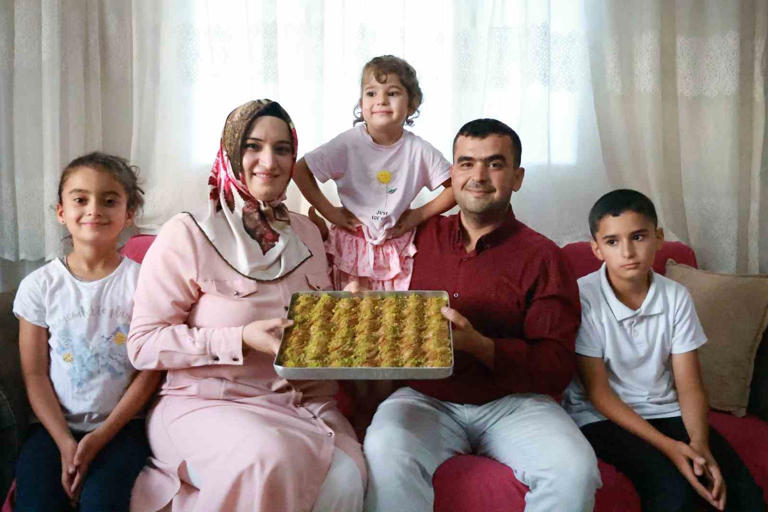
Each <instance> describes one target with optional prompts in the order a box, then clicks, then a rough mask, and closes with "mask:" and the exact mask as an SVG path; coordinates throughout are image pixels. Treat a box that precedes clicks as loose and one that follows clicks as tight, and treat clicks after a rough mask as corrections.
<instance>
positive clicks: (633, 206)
mask: <svg viewBox="0 0 768 512" xmlns="http://www.w3.org/2000/svg"><path fill="white" fill-rule="evenodd" d="M626 211H630V212H635V213H639V214H640V215H642V216H644V217H645V218H647V219H648V220H650V221H651V222H653V227H654V228H656V227H658V222H659V221H658V218H657V217H656V208H655V207H654V206H653V202H652V201H651V200H650V199H648V197H647V196H646V195H645V194H641V193H640V192H638V191H637V190H631V189H627V188H620V189H618V190H614V191H612V192H608V193H607V194H605V195H604V196H603V197H601V198H600V199H598V200H597V202H596V203H595V205H594V206H593V207H592V209H591V210H590V211H589V232H590V233H591V234H592V238H595V235H596V234H597V231H598V229H599V228H600V221H601V220H603V217H605V216H606V215H612V216H614V217H618V216H619V215H621V214H622V213H624V212H626Z"/></svg>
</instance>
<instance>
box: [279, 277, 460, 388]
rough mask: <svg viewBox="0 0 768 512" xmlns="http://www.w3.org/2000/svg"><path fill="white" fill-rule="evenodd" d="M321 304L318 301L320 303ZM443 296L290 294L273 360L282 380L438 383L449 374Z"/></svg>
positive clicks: (449, 338) (449, 341) (441, 293)
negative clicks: (289, 321) (285, 322)
mask: <svg viewBox="0 0 768 512" xmlns="http://www.w3.org/2000/svg"><path fill="white" fill-rule="evenodd" d="M324 297H325V298H324ZM448 305H449V300H448V293H447V292H445V291H437V290H426V291H418V290H414V291H407V292H398V291H391V292H389V291H365V292H355V293H352V292H335V291H308V292H296V293H294V294H293V296H292V297H291V303H290V306H289V308H288V318H290V319H292V320H293V321H294V324H293V325H292V326H291V327H288V328H287V329H285V331H284V332H283V337H282V341H281V344H280V349H279V351H278V353H277V356H276V357H275V363H274V366H275V371H276V372H277V374H278V375H280V376H282V377H284V378H286V379H297V380H298V379H311V380H321V379H352V380H354V379H359V380H368V379H371V380H376V379H386V380H390V379H391V380H395V379H442V378H445V377H448V376H450V375H451V373H452V372H453V333H452V331H451V323H450V322H449V321H448V320H446V319H445V318H443V317H442V315H441V314H440V313H439V310H440V307H441V306H448Z"/></svg>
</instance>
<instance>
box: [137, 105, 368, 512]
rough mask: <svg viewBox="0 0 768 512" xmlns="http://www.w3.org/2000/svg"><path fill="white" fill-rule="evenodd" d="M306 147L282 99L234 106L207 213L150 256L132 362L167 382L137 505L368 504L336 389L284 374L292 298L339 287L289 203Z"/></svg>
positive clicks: (326, 507)
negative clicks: (282, 356)
mask: <svg viewBox="0 0 768 512" xmlns="http://www.w3.org/2000/svg"><path fill="white" fill-rule="evenodd" d="M296 149H297V138H296V132H295V130H294V129H293V124H292V123H291V120H290V117H288V114H287V113H286V112H285V111H284V110H283V108H282V107H280V105H279V104H278V103H276V102H272V101H269V100H261V101H252V102H249V103H246V104H244V105H242V106H240V107H238V108H237V109H235V110H234V111H233V112H232V113H231V114H230V115H229V116H228V118H227V121H226V124H225V126H224V133H223V135H222V139H221V147H220V149H219V153H218V155H217V157H216V161H215V163H214V166H213V170H212V172H211V175H210V178H209V181H208V183H209V186H210V198H209V205H208V211H207V213H204V214H202V215H195V214H191V213H180V214H178V215H176V216H174V217H173V218H171V220H169V221H168V222H167V223H166V224H165V225H164V226H163V228H162V230H161V231H160V233H159V235H158V236H157V238H156V239H155V241H154V243H153V244H152V247H151V248H150V249H149V251H148V252H147V254H146V257H145V259H144V262H143V264H142V267H141V273H140V276H139V283H138V287H137V289H136V295H135V298H134V302H135V306H134V314H133V321H132V323H131V331H130V334H129V337H128V342H127V343H128V354H129V356H130V358H131V361H132V362H133V364H134V365H135V366H136V367H137V368H140V369H146V370H149V369H152V370H167V376H166V379H165V381H164V384H163V386H162V388H161V391H160V398H159V400H158V402H157V403H156V405H155V406H154V407H153V409H152V411H151V412H150V414H149V416H148V419H147V430H148V435H149V441H150V444H151V447H152V451H153V457H152V458H151V459H150V462H149V464H148V466H147V467H145V469H144V470H143V472H142V473H141V474H140V476H139V478H138V479H137V481H136V484H135V486H134V489H133V497H132V501H131V510H135V511H141V512H147V511H156V510H173V511H177V510H178V511H184V512H193V511H200V512H211V511H246V510H247V511H249V512H250V511H261V512H273V511H274V512H290V511H307V512H309V511H312V512H320V511H340V512H343V511H352V510H361V509H362V501H363V489H364V483H365V465H364V462H363V458H362V452H361V449H360V444H359V443H358V442H357V439H356V437H355V434H354V431H353V430H352V427H351V426H350V425H349V423H348V422H347V420H346V419H345V418H344V417H343V416H342V414H341V413H340V412H339V410H338V409H337V407H336V403H335V401H334V399H333V396H334V394H335V393H336V391H337V385H336V383H335V382H331V381H295V382H290V381H287V380H285V379H283V378H281V377H279V376H278V375H277V374H276V373H275V371H274V368H273V366H272V362H273V360H274V356H275V353H276V351H277V349H278V346H279V343H280V341H279V338H280V332H281V331H282V329H283V328H284V327H286V326H287V325H290V322H289V321H288V320H285V319H284V317H285V312H286V310H287V309H288V308H287V306H288V304H289V301H290V298H291V294H292V293H293V292H295V291H301V290H317V289H330V287H331V283H330V280H329V278H328V268H327V261H326V258H325V251H324V250H323V242H322V240H321V238H320V233H319V232H318V230H317V228H316V227H315V225H314V224H313V223H312V222H311V221H310V220H309V219H307V218H306V217H304V216H302V215H298V214H295V213H292V212H288V210H287V209H286V207H285V205H284V204H283V202H282V201H283V200H284V198H285V190H286V188H287V186H288V182H289V181H290V178H291V173H292V171H293V165H294V163H295V161H296Z"/></svg>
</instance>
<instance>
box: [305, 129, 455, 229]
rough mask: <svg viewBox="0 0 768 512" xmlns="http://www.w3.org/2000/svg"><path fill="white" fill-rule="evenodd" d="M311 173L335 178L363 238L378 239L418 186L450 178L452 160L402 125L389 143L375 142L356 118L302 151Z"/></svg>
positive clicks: (430, 185) (432, 187) (431, 186)
mask: <svg viewBox="0 0 768 512" xmlns="http://www.w3.org/2000/svg"><path fill="white" fill-rule="evenodd" d="M304 159H305V161H306V162H307V165H308V166H309V169H310V170H311V171H312V174H314V176H315V177H316V178H317V179H318V180H320V182H323V183H324V182H326V181H328V180H329V179H331V180H333V181H334V182H336V187H337V188H338V192H339V199H341V204H342V205H344V207H345V208H346V209H347V210H349V211H350V212H352V213H353V214H354V215H355V216H356V217H357V218H358V219H360V222H362V223H363V232H364V234H365V238H366V240H368V242H370V243H372V244H380V243H382V242H383V241H384V240H385V239H386V237H387V230H389V229H391V228H392V227H394V225H395V223H397V220H398V219H399V218H400V215H402V214H403V212H404V211H405V210H407V209H408V207H409V206H410V205H411V202H412V201H413V199H414V198H415V197H416V195H417V194H418V193H419V191H420V190H421V189H422V188H423V187H427V188H428V189H429V190H435V189H436V188H437V187H438V186H440V185H441V184H442V183H443V182H444V181H446V180H447V179H448V178H450V177H451V164H450V163H449V162H448V160H446V159H445V158H444V157H443V155H442V154H441V153H440V152H439V151H438V150H437V149H435V148H434V147H433V146H432V145H431V144H429V143H428V142H427V141H425V140H424V139H422V138H421V137H419V136H418V135H414V134H413V133H412V132H409V131H407V130H403V136H402V137H400V139H399V140H398V141H397V142H395V143H394V144H392V145H391V146H381V145H379V144H376V143H375V142H374V141H373V139H372V138H371V136H370V135H368V132H367V131H366V130H365V124H364V123H360V124H358V125H356V126H355V127H354V128H351V129H349V130H347V131H345V132H343V133H341V134H340V135H338V136H337V137H335V138H334V139H332V140H330V141H329V142H327V143H325V144H323V145H322V146H320V147H319V148H317V149H315V150H313V151H311V152H309V153H307V154H305V155H304Z"/></svg>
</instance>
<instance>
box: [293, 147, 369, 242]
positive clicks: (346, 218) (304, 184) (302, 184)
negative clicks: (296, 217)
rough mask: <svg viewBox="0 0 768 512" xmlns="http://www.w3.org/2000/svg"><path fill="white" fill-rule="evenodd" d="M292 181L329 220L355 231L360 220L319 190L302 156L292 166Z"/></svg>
mask: <svg viewBox="0 0 768 512" xmlns="http://www.w3.org/2000/svg"><path fill="white" fill-rule="evenodd" d="M293 181H294V182H295V183H296V186H297V187H299V190H300V191H301V193H302V195H303V196H304V197H305V198H306V199H307V201H309V204H311V205H312V206H314V207H315V208H316V209H317V211H319V212H320V214H321V215H322V216H323V217H325V218H326V219H327V220H328V221H329V222H332V223H334V224H336V225H337V226H339V227H340V228H343V229H346V230H348V231H355V230H356V229H357V226H359V225H360V224H361V223H360V220H359V219H358V218H357V217H355V216H354V215H352V213H351V212H350V211H349V210H347V209H346V208H344V207H343V206H333V204H332V203H331V202H330V201H329V200H328V198H327V197H325V196H324V195H323V193H322V192H321V191H320V187H319V186H318V185H317V180H315V177H314V176H313V175H312V172H311V171H310V170H309V167H308V166H307V163H306V162H305V161H304V159H303V158H302V159H301V160H299V161H298V162H296V165H295V166H294V168H293Z"/></svg>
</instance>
